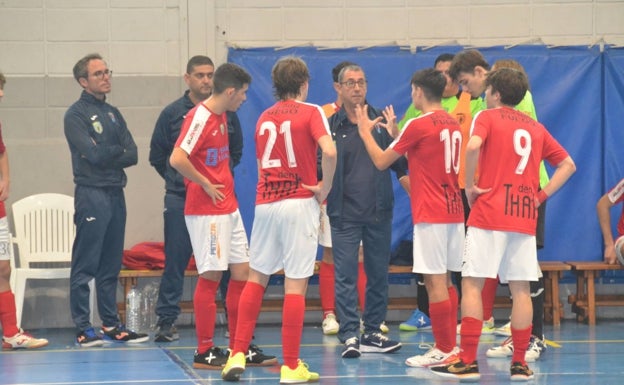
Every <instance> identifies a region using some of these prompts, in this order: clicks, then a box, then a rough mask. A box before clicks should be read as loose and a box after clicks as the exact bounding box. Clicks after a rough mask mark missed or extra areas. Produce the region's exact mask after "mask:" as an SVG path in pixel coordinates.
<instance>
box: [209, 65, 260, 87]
mask: <svg viewBox="0 0 624 385" xmlns="http://www.w3.org/2000/svg"><path fill="white" fill-rule="evenodd" d="M212 83H213V93H215V94H221V93H223V92H224V91H225V90H226V89H228V88H234V89H235V90H240V89H241V88H243V86H245V84H250V83H251V76H250V75H249V74H248V73H247V71H245V70H244V69H243V68H242V67H240V66H238V65H236V64H233V63H224V64H221V65H220V66H219V67H218V68H217V70H216V71H215V73H214V77H213V78H212Z"/></svg>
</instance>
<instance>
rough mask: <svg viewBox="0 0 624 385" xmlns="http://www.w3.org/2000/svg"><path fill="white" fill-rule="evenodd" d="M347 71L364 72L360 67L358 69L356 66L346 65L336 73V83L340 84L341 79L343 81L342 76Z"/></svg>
mask: <svg viewBox="0 0 624 385" xmlns="http://www.w3.org/2000/svg"><path fill="white" fill-rule="evenodd" d="M347 71H356V72H364V70H363V69H362V67H360V66H359V65H357V64H349V65H346V66H344V67H342V69H341V70H340V73H338V81H337V82H336V83H340V82H341V81H342V79H344V74H345V72H347Z"/></svg>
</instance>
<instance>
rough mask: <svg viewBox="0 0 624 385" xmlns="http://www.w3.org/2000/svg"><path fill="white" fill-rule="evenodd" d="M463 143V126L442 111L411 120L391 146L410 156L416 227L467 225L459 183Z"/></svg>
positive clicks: (411, 196)
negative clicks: (437, 224)
mask: <svg viewBox="0 0 624 385" xmlns="http://www.w3.org/2000/svg"><path fill="white" fill-rule="evenodd" d="M461 143H462V134H461V127H460V125H459V123H457V120H455V119H454V118H453V117H452V116H451V115H449V114H448V113H447V112H445V111H443V110H439V111H434V112H429V113H426V114H424V115H420V116H419V117H417V118H414V119H411V120H409V121H408V122H407V124H406V126H405V129H404V130H403V131H401V134H400V135H399V136H398V137H397V138H396V139H395V140H394V142H392V144H390V148H392V149H393V150H394V151H396V152H397V153H399V154H406V155H407V164H408V168H409V175H410V202H411V206H412V219H413V221H414V224H417V223H463V222H464V206H463V204H462V197H461V192H460V190H459V184H458V181H457V174H458V172H459V153H460V148H461Z"/></svg>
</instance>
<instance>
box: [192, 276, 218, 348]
mask: <svg viewBox="0 0 624 385" xmlns="http://www.w3.org/2000/svg"><path fill="white" fill-rule="evenodd" d="M218 287H219V282H217V281H211V280H209V279H205V278H202V277H199V279H197V286H195V294H194V295H193V309H194V310H195V333H196V334H197V352H198V353H205V352H206V351H208V349H210V348H212V347H213V346H214V342H213V341H212V339H213V337H214V328H215V320H216V318H217V304H216V303H215V296H216V295H217V288H218Z"/></svg>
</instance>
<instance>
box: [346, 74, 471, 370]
mask: <svg viewBox="0 0 624 385" xmlns="http://www.w3.org/2000/svg"><path fill="white" fill-rule="evenodd" d="M411 84H412V101H413V104H414V106H415V107H416V108H417V109H419V110H421V111H422V115H420V116H419V117H417V118H414V119H411V120H409V121H408V122H407V123H406V126H405V129H404V130H403V131H402V132H401V134H400V135H399V136H398V137H397V139H396V140H395V141H394V142H393V143H392V144H390V146H389V147H388V148H387V149H386V150H385V151H383V150H382V149H381V148H380V147H379V146H378V145H377V143H376V142H375V140H374V139H373V136H372V134H371V130H372V129H373V128H374V127H375V124H380V122H381V120H382V118H381V117H379V118H377V119H375V120H370V119H369V118H368V115H367V113H366V108H367V107H366V106H364V107H363V108H360V107H359V106H358V107H356V112H357V117H358V131H359V133H360V136H361V137H362V141H363V142H364V144H365V146H366V150H367V151H368V153H369V155H370V156H371V159H372V160H373V163H374V164H375V166H376V167H377V168H379V169H380V170H385V169H386V168H388V167H389V166H390V165H391V164H392V163H394V162H395V161H396V160H397V159H399V158H400V157H401V156H403V155H406V156H407V162H408V168H409V175H410V178H409V179H410V203H411V207H412V219H413V222H414V230H413V239H414V246H413V255H414V265H413V271H414V273H420V274H422V275H423V276H424V280H425V285H426V287H427V292H428V295H429V303H430V305H429V311H430V316H431V327H432V330H433V336H434V340H435V346H434V347H432V348H431V349H430V350H429V351H428V352H427V353H425V354H423V355H416V356H413V357H410V358H408V359H407V360H406V361H405V363H406V364H407V365H408V366H415V367H428V366H432V365H441V364H444V363H447V362H452V360H454V359H456V357H457V353H458V352H459V351H458V349H457V346H456V342H455V328H456V324H457V301H458V298H457V291H456V290H455V286H453V283H452V282H451V275H450V272H451V271H461V263H462V250H463V246H464V209H463V204H462V196H461V192H460V189H459V184H458V181H457V175H458V172H459V154H460V149H461V145H462V132H461V126H460V125H459V123H458V122H457V120H455V119H454V118H453V117H452V116H451V115H449V114H448V113H447V112H446V111H445V110H444V109H443V108H442V104H441V98H442V93H443V91H444V87H445V86H446V79H445V77H444V75H443V74H442V73H441V72H440V71H437V70H435V69H433V68H431V69H424V70H421V71H418V72H416V73H415V74H414V75H413V76H412V80H411ZM384 116H385V118H386V121H387V122H388V123H390V124H392V125H396V117H395V116H394V114H393V113H392V109H391V108H387V109H386V110H385V111H384Z"/></svg>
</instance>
